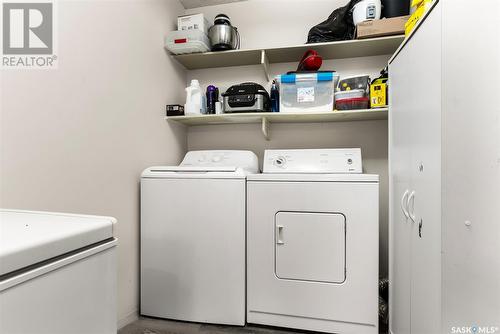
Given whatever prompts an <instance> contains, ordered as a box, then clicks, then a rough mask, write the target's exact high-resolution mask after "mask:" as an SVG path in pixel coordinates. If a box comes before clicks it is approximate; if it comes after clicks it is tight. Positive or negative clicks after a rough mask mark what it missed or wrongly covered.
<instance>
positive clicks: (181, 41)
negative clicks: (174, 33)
mask: <svg viewBox="0 0 500 334" xmlns="http://www.w3.org/2000/svg"><path fill="white" fill-rule="evenodd" d="M186 42H187V38H179V39H174V43H175V44H179V43H186Z"/></svg>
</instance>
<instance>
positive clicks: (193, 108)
mask: <svg viewBox="0 0 500 334" xmlns="http://www.w3.org/2000/svg"><path fill="white" fill-rule="evenodd" d="M204 101H205V99H204V96H203V93H202V92H201V87H200V82H199V81H198V80H196V79H193V80H191V84H190V85H189V87H186V104H185V105H184V114H186V115H193V114H204V113H205V104H204Z"/></svg>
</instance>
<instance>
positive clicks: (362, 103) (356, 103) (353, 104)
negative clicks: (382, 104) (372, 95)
mask: <svg viewBox="0 0 500 334" xmlns="http://www.w3.org/2000/svg"><path fill="white" fill-rule="evenodd" d="M369 106H370V99H369V98H367V97H353V98H349V99H342V100H337V101H336V102H335V107H336V109H337V110H356V109H368V108H369Z"/></svg>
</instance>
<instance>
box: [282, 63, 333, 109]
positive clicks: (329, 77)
mask: <svg viewBox="0 0 500 334" xmlns="http://www.w3.org/2000/svg"><path fill="white" fill-rule="evenodd" d="M277 79H278V82H279V89H280V112H284V113H286V112H304V111H309V112H321V111H332V110H333V105H334V102H335V99H334V90H335V87H336V85H337V82H338V79H339V76H338V74H337V73H334V72H318V73H304V74H282V75H279V76H278V78H277Z"/></svg>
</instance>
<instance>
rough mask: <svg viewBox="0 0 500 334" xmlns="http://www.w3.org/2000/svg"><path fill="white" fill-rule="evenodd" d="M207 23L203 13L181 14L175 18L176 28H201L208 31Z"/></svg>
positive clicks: (205, 31)
mask: <svg viewBox="0 0 500 334" xmlns="http://www.w3.org/2000/svg"><path fill="white" fill-rule="evenodd" d="M209 25H210V24H209V23H208V21H207V19H206V18H205V15H203V14H191V15H183V16H179V17H178V18H177V30H193V29H197V30H201V31H203V32H204V33H205V34H207V33H208V28H209Z"/></svg>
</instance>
